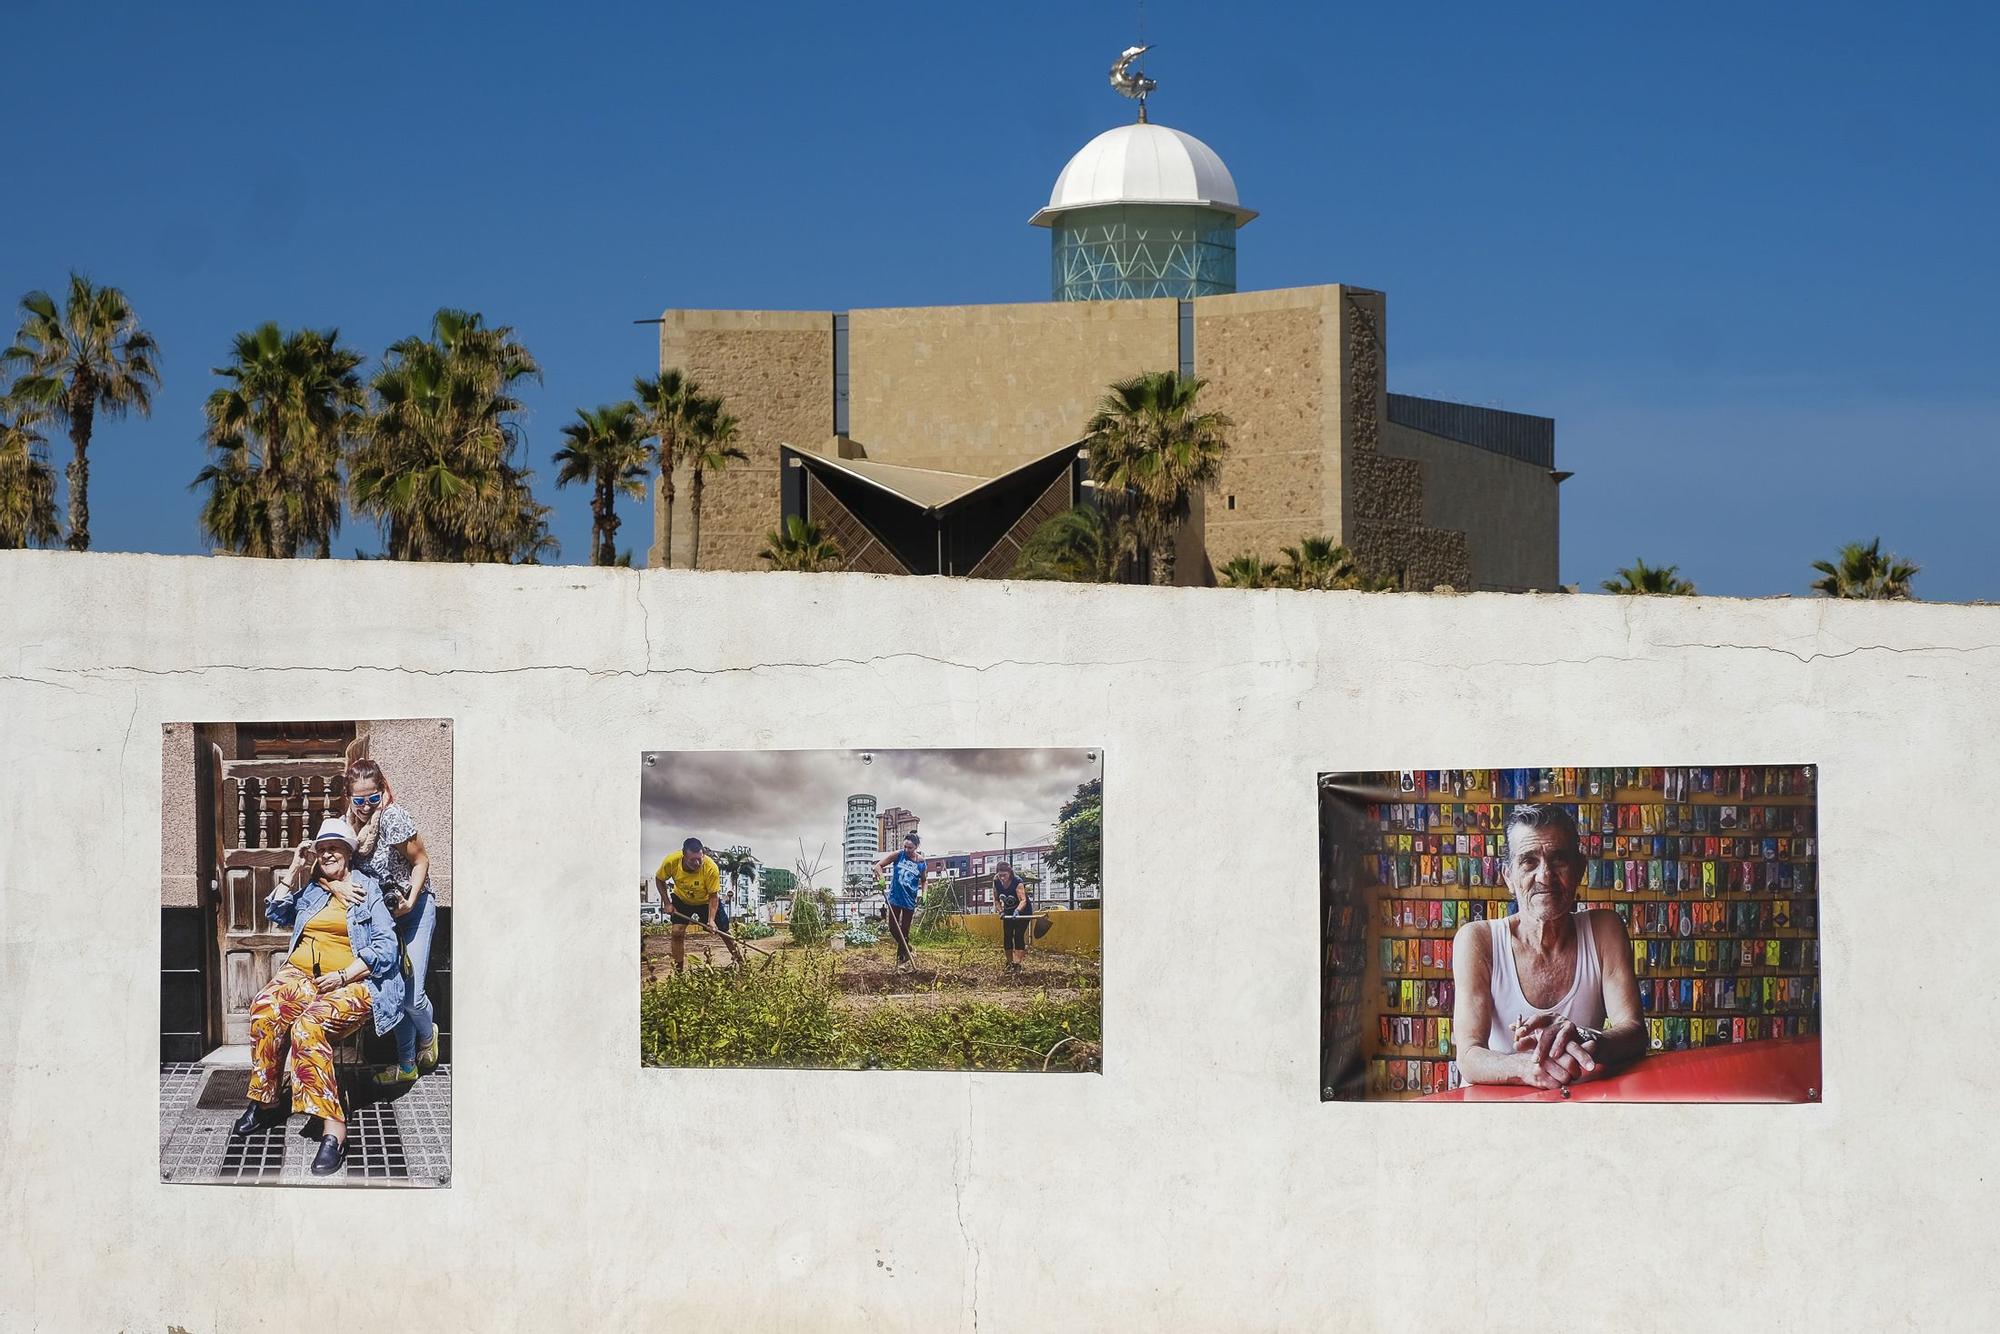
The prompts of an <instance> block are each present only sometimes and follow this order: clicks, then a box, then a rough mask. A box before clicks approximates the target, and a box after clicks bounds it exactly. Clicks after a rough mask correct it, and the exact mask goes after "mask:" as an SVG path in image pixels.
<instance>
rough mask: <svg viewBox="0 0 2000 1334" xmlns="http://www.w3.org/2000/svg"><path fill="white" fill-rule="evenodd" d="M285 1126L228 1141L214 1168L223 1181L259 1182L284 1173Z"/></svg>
mask: <svg viewBox="0 0 2000 1334" xmlns="http://www.w3.org/2000/svg"><path fill="white" fill-rule="evenodd" d="M286 1138H287V1136H286V1131H285V1127H283V1126H278V1127H276V1128H274V1129H271V1130H260V1131H258V1132H257V1133H256V1134H254V1135H245V1136H243V1137H242V1138H241V1139H231V1140H229V1142H228V1144H227V1146H226V1147H224V1149H223V1151H222V1163H221V1165H220V1166H219V1167H217V1168H216V1169H215V1174H216V1176H217V1177H219V1178H221V1179H222V1180H224V1181H261V1180H264V1179H265V1178H267V1177H269V1178H274V1179H275V1178H277V1177H280V1176H283V1175H284V1173H285V1141H286Z"/></svg>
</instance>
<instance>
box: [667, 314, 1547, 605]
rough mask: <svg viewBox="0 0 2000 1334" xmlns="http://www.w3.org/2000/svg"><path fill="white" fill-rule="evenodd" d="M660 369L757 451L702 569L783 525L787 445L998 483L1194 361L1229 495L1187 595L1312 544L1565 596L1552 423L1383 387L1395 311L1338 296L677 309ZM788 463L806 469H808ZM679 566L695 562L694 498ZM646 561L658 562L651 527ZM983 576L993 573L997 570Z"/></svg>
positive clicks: (1388, 567)
mask: <svg viewBox="0 0 2000 1334" xmlns="http://www.w3.org/2000/svg"><path fill="white" fill-rule="evenodd" d="M660 362H661V365H662V367H663V368H664V367H678V368H680V369H681V370H683V371H685V372H687V373H688V374H689V375H691V376H692V377H693V378H694V379H695V380H697V381H698V382H699V383H700V385H701V387H702V389H703V390H704V392H707V393H711V394H718V395H720V396H721V397H722V398H723V399H724V400H725V402H726V403H727V405H728V410H729V411H730V412H731V413H733V414H734V415H735V416H736V417H737V418H738V419H739V422H740V427H739V432H740V434H739V439H738V444H739V446H740V447H741V448H742V449H743V450H744V451H745V452H746V453H747V454H748V456H749V457H748V459H747V461H745V462H743V463H738V464H735V465H733V466H731V467H730V468H728V469H727V470H726V471H724V472H722V473H719V474H712V475H711V476H709V477H708V478H707V479H706V497H705V500H704V503H703V513H702V524H701V527H702V535H701V548H700V563H701V565H702V566H703V567H706V568H721V569H757V568H761V566H762V562H761V561H760V560H759V559H758V552H759V551H760V550H761V549H762V548H763V545H764V539H765V535H766V534H767V533H768V532H770V531H771V530H772V529H774V528H776V527H778V526H779V523H780V521H781V518H782V516H783V513H784V498H783V495H784V488H783V486H782V484H781V477H780V474H781V471H782V469H783V467H784V465H785V460H784V459H782V458H781V455H780V451H781V449H784V448H787V447H789V448H790V449H792V450H795V451H798V452H800V453H814V454H819V455H822V456H824V457H827V458H846V459H855V460H866V461H867V462H869V463H872V464H882V465H889V467H890V468H903V469H924V470H931V471H934V472H937V473H943V474H959V475H965V476H969V477H973V478H996V477H1000V476H1002V475H1004V474H1006V473H1008V472H1010V471H1011V470H1013V469H1017V468H1020V467H1022V466H1023V465H1025V464H1027V463H1030V462H1032V461H1034V460H1036V459H1040V458H1044V457H1046V456H1048V454H1049V453H1050V451H1051V450H1055V449H1059V448H1061V447H1062V446H1064V445H1067V444H1071V443H1074V442H1075V441H1076V440H1078V439H1079V438H1080V437H1081V435H1082V433H1083V429H1084V424H1085V422H1086V421H1087V420H1088V418H1089V416H1090V414H1091V412H1092V410H1093V408H1094V407H1095V406H1096V404H1097V402H1098V400H1099V398H1100V397H1101V396H1102V395H1103V393H1104V390H1105V388H1106V386H1108V385H1109V384H1110V383H1111V382H1113V381H1114V380H1119V379H1123V378H1125V377H1128V376H1131V375H1135V374H1137V373H1139V372H1141V371H1149V370H1169V369H1179V370H1181V371H1182V372H1183V373H1192V374H1195V375H1199V376H1201V377H1202V378H1203V379H1205V380H1206V381H1207V382H1208V387H1207V388H1206V389H1205V390H1204V391H1203V402H1204V405H1205V406H1207V407H1210V408H1213V409H1216V410H1219V411H1222V412H1225V413H1227V414H1228V415H1229V417H1230V418H1231V420H1232V421H1233V423H1234V425H1233V428H1232V429H1231V431H1230V436H1229V438H1230V449H1229V455H1228V458H1227V461H1226V462H1225V464H1224V467H1223V474H1222V480H1221V485H1220V486H1219V487H1218V488H1217V489H1216V491H1215V492H1214V493H1212V494H1210V495H1207V496H1205V497H1203V498H1202V502H1201V504H1200V505H1199V507H1198V512H1197V514H1196V516H1195V519H1194V521H1193V522H1192V523H1191V525H1190V531H1189V533H1188V534H1187V535H1186V539H1185V540H1184V542H1183V545H1182V548H1181V552H1180V555H1181V559H1180V561H1179V568H1180V578H1181V580H1182V581H1183V582H1188V583H1203V582H1210V581H1211V580H1212V578H1213V571H1214V570H1215V569H1217V568H1220V567H1221V566H1222V565H1224V564H1226V563H1227V562H1228V561H1229V560H1230V559H1232V558H1233V557H1236V556H1239V555H1244V554H1254V555H1257V556H1260V557H1262V558H1265V559H1272V560H1275V559H1277V558H1278V556H1279V552H1280V550H1281V549H1282V548H1284V547H1286V546H1292V545H1296V544H1297V543H1298V541H1299V540H1300V539H1301V538H1303V537H1308V536H1324V537H1330V538H1333V539H1334V540H1336V541H1339V542H1341V543H1343V544H1345V545H1346V546H1347V547H1348V548H1349V549H1350V550H1351V551H1353V552H1354V553H1355V555H1356V556H1357V558H1358V559H1359V561H1360V562H1361V564H1362V566H1363V568H1364V569H1365V570H1367V571H1368V572H1370V573H1374V574H1379V575H1386V576H1389V577H1392V578H1394V579H1396V580H1397V582H1398V583H1400V584H1401V585H1402V586H1404V587H1407V588H1417V589H1430V588H1433V587H1437V586H1440V585H1449V586H1450V587H1453V588H1457V589H1496V590H1524V589H1529V588H1539V589H1554V588H1556V587H1557V586H1558V577H1557V550H1558V526H1559V525H1558V521H1559V512H1560V506H1559V502H1558V486H1559V484H1560V482H1561V480H1562V478H1563V477H1564V476H1565V475H1566V474H1563V473H1560V472H1558V471H1556V469H1555V466H1554V423H1553V422H1551V421H1549V420H1548V419H1547V418H1540V417H1530V416H1526V415H1523V414H1518V413H1509V412H1499V411H1496V410H1492V409H1485V408H1477V407H1472V406H1469V405H1464V404H1452V403H1445V402H1442V401H1439V400H1432V399H1421V398H1412V397H1408V396H1404V395H1396V394H1391V393H1390V392H1389V388H1388V343H1387V302H1386V299H1385V297H1384V295H1383V294H1382V293H1381V292H1377V291H1371V290H1368V289H1365V288H1358V287H1350V286H1344V285H1338V284H1329V285H1325V286H1315V287H1300V288H1286V289H1279V290H1273V291H1261V292H1240V293H1230V294H1227V295H1220V296H1203V297H1195V298H1193V299H1191V300H1185V301H1177V300H1169V299H1152V300H1132V301H1052V302H1036V303H1023V304H1018V305H994V306H934V307H922V308H908V309H887V310H855V311H848V312H835V311H815V312H793V311H786V312H775V311H702V310H670V311H667V312H666V313H665V315H664V317H663V319H662V321H661V324H660ZM793 462H797V460H793ZM676 485H677V490H678V493H679V497H680V500H679V508H680V511H681V512H680V513H679V514H677V515H676V518H675V523H674V527H673V540H674V551H673V552H672V553H671V555H672V557H673V559H672V562H671V563H672V564H674V565H676V566H682V567H685V566H686V565H688V564H689V563H690V558H691V556H692V555H693V551H692V542H693V534H692V531H691V527H692V526H691V524H690V523H689V522H688V516H687V513H686V505H687V498H688V495H689V487H688V485H687V484H686V480H685V479H680V480H677V484H676ZM654 505H655V534H656V536H655V544H654V549H653V552H652V555H651V560H650V563H651V564H654V565H663V564H667V563H668V560H667V557H668V554H669V553H667V552H665V551H663V550H661V549H660V546H659V539H658V534H659V533H660V532H662V531H663V529H664V525H663V524H661V523H660V522H659V519H660V517H661V516H660V511H659V506H660V500H659V497H657V496H656V497H655V500H654ZM992 564H993V563H992V562H989V563H988V567H985V568H982V569H981V571H980V572H981V573H1000V574H1004V573H1005V571H1004V570H1002V569H993V568H990V566H991V565H992Z"/></svg>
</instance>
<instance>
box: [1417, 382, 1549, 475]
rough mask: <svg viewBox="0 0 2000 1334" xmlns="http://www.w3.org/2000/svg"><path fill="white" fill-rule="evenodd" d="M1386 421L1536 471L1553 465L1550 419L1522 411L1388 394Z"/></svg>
mask: <svg viewBox="0 0 2000 1334" xmlns="http://www.w3.org/2000/svg"><path fill="white" fill-rule="evenodd" d="M1389 420H1390V421H1392V422H1394V423H1395V424H1396V425H1398V426H1407V427H1410V428H1411V429H1412V430H1417V431H1423V432H1425V433H1426V434H1428V435H1440V436H1443V437H1444V438H1445V439H1447V440H1456V441H1458V443H1459V444H1461V445H1471V446H1472V447H1473V448H1474V449H1483V450H1486V451H1487V452H1488V453H1492V454H1503V455H1505V456H1506V457H1508V458H1510V459H1519V460H1520V461H1521V462H1523V463H1532V464H1534V465H1535V466H1536V467H1538V468H1553V467H1555V466H1556V423H1555V418H1553V417H1531V416H1529V415H1528V414H1527V413H1525V412H1506V411H1503V410H1501V409H1499V408H1476V407H1473V406H1472V405H1471V404H1470V403H1447V402H1446V401H1444V400H1443V399H1441V398H1417V397H1416V396H1414V395H1412V394H1391V395H1389Z"/></svg>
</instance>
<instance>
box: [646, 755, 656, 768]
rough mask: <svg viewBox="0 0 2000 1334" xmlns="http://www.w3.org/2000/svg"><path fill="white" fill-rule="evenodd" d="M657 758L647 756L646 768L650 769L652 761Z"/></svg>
mask: <svg viewBox="0 0 2000 1334" xmlns="http://www.w3.org/2000/svg"><path fill="white" fill-rule="evenodd" d="M658 758H659V757H658V756H657V755H648V756H647V757H646V767H647V768H648V769H650V768H652V767H653V761H654V760H656V759H658Z"/></svg>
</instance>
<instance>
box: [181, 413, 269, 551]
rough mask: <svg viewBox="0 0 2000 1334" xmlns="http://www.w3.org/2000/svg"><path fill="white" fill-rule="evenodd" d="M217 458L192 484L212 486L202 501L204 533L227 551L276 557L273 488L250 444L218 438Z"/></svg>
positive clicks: (215, 449)
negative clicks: (259, 466)
mask: <svg viewBox="0 0 2000 1334" xmlns="http://www.w3.org/2000/svg"><path fill="white" fill-rule="evenodd" d="M211 448H212V449H213V450H214V451H215V457H214V458H212V459H211V460H210V461H209V463H208V465H207V466H206V467H204V468H203V469H202V470H201V471H200V472H199V473H196V474H195V479H194V482H193V483H192V484H191V485H190V486H189V487H188V490H190V491H197V490H200V489H201V488H202V487H207V488H208V496H207V498H206V499H205V500H203V501H202V504H201V517H200V523H201V535H202V536H203V537H205V538H207V539H208V540H209V541H210V542H213V543H214V544H215V545H216V547H218V548H219V549H221V550H223V551H228V552H233V553H234V554H236V555H238V556H274V555H276V554H277V551H276V550H275V549H274V548H273V547H272V546H271V516H270V497H271V488H270V487H269V486H267V485H266V484H265V483H266V479H265V476H264V473H263V472H262V470H260V469H259V468H258V467H257V466H256V465H255V464H254V463H252V462H251V460H250V446H248V445H247V444H245V443H244V442H243V441H241V440H218V441H216V442H215V443H214V444H213V445H212V446H211Z"/></svg>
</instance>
